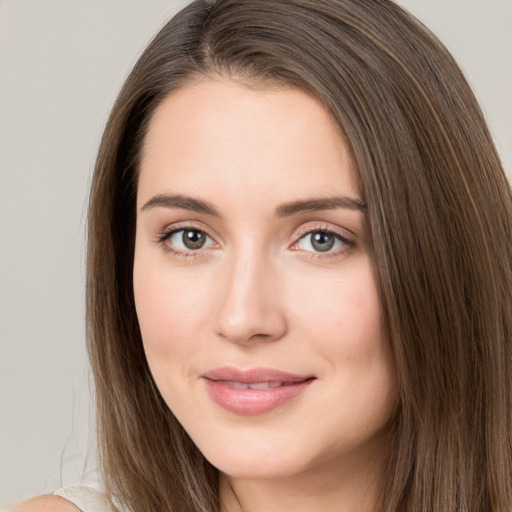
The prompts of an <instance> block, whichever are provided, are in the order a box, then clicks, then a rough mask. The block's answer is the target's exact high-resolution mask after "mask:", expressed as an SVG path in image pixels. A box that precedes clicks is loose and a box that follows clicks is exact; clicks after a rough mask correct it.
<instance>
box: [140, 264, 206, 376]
mask: <svg viewBox="0 0 512 512" xmlns="http://www.w3.org/2000/svg"><path fill="white" fill-rule="evenodd" d="M160 260H162V261H160ZM133 279H134V295H135V307H136V311H137V317H138V320H139V326H140V330H141V334H142V340H143V344H144V348H145V351H146V356H147V358H148V362H149V364H150V366H151V367H152V370H153V366H154V364H153V363H158V364H168V363H169V362H172V361H174V362H176V361H180V360H181V361H183V359H184V358H183V355H184V354H186V353H188V352H189V351H190V350H192V348H193V347H192V344H191V341H192V340H194V339H197V338H198V336H197V333H198V331H199V329H200V328H201V325H202V324H203V323H204V320H203V319H204V318H205V317H207V309H208V308H207V301H206V300H204V297H205V295H204V293H205V290H204V287H205V285H204V283H203V281H202V280H200V279H196V276H192V275H190V273H187V272H183V271H181V272H180V271H179V270H177V271H171V270H170V268H169V265H168V264H166V262H165V255H164V256H163V257H162V258H153V257H144V255H138V257H137V256H136V258H135V263H134V274H133ZM202 283H203V284H202Z"/></svg>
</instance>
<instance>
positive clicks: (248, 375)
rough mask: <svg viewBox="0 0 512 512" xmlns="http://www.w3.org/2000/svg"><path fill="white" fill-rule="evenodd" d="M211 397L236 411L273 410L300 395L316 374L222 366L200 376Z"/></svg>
mask: <svg viewBox="0 0 512 512" xmlns="http://www.w3.org/2000/svg"><path fill="white" fill-rule="evenodd" d="M201 377H202V378H203V380H204V382H205V385H206V390H207V392H208V394H209V396H210V398H211V399H212V400H213V401H214V402H215V403H217V404H218V405H220V406H221V407H223V408H224V409H226V410H228V411H231V412H234V413H236V414H246V415H255V414H262V413H264V412H267V411H270V410H272V409H275V408H276V407H279V406H280V405H282V404H284V403H285V402H287V401H288V400H291V399H292V398H295V397H296V396H298V395H300V394H301V393H302V392H303V391H304V390H305V389H306V388H307V387H308V386H309V385H310V384H311V383H312V382H313V380H315V377H313V376H311V375H294V374H291V373H287V372H282V371H279V370H273V369H271V368H253V369H251V370H239V369H237V368H230V367H222V368H216V369H214V370H211V371H208V372H206V373H204V374H203V375H202V376H201Z"/></svg>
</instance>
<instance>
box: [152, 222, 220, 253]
mask: <svg viewBox="0 0 512 512" xmlns="http://www.w3.org/2000/svg"><path fill="white" fill-rule="evenodd" d="M187 230H191V231H200V232H202V233H204V234H205V235H206V236H207V237H208V238H210V240H212V242H213V243H214V244H215V246H219V243H218V242H217V240H216V237H215V236H213V235H212V234H211V230H210V229H209V228H208V227H206V226H205V225H204V224H202V223H201V222H197V221H182V222H174V223H172V224H168V225H167V226H165V228H164V229H162V230H161V231H160V232H158V233H157V234H156V239H155V242H156V243H158V244H160V245H162V246H163V247H164V249H165V250H166V251H168V252H170V253H172V254H174V255H176V256H179V257H183V258H190V257H197V256H200V255H201V253H204V252H205V251H207V250H210V249H212V248H213V249H214V248H215V246H214V247H202V248H198V249H195V250H194V249H190V250H184V249H180V248H177V247H173V246H172V245H171V244H170V243H168V240H169V239H170V238H171V236H172V235H173V234H175V233H177V232H179V231H187Z"/></svg>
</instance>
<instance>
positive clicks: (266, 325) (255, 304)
mask: <svg viewBox="0 0 512 512" xmlns="http://www.w3.org/2000/svg"><path fill="white" fill-rule="evenodd" d="M222 274H223V275H222V276H219V281H220V282H221V285H220V286H219V295H218V297H219V301H218V307H217V310H216V318H215V330H216V334H217V335H218V336H221V337H222V338H225V339H226V340H228V341H230V342H233V343H238V344H246V343H249V342H250V343H251V344H252V343H254V342H270V341H277V340H279V339H281V338H282V337H283V336H284V335H285V333H286V331H287V319H286V314H285V309H286V308H285V305H284V304H283V303H282V301H281V294H280V289H279V288H280V287H279V282H280V280H279V277H278V275H277V272H276V271H275V270H274V269H273V266H272V265H271V262H269V261H268V260H267V259H266V258H264V257H261V258H259V259H258V258H256V257H254V255H251V254H247V255H246V256H245V257H244V256H243V255H239V256H233V259H232V261H231V262H229V263H228V262H227V263H226V267H225V268H224V269H223V272H222Z"/></svg>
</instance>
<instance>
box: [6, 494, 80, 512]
mask: <svg viewBox="0 0 512 512" xmlns="http://www.w3.org/2000/svg"><path fill="white" fill-rule="evenodd" d="M6 512H80V509H79V508H78V507H77V506H75V505H73V503H71V502H70V501H68V500H67V499H65V498H63V497H62V496H53V495H50V494H45V495H43V496H37V497H35V498H32V499H30V500H28V501H24V502H23V503H20V504H18V505H15V506H14V507H12V508H9V509H7V510H6Z"/></svg>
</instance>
